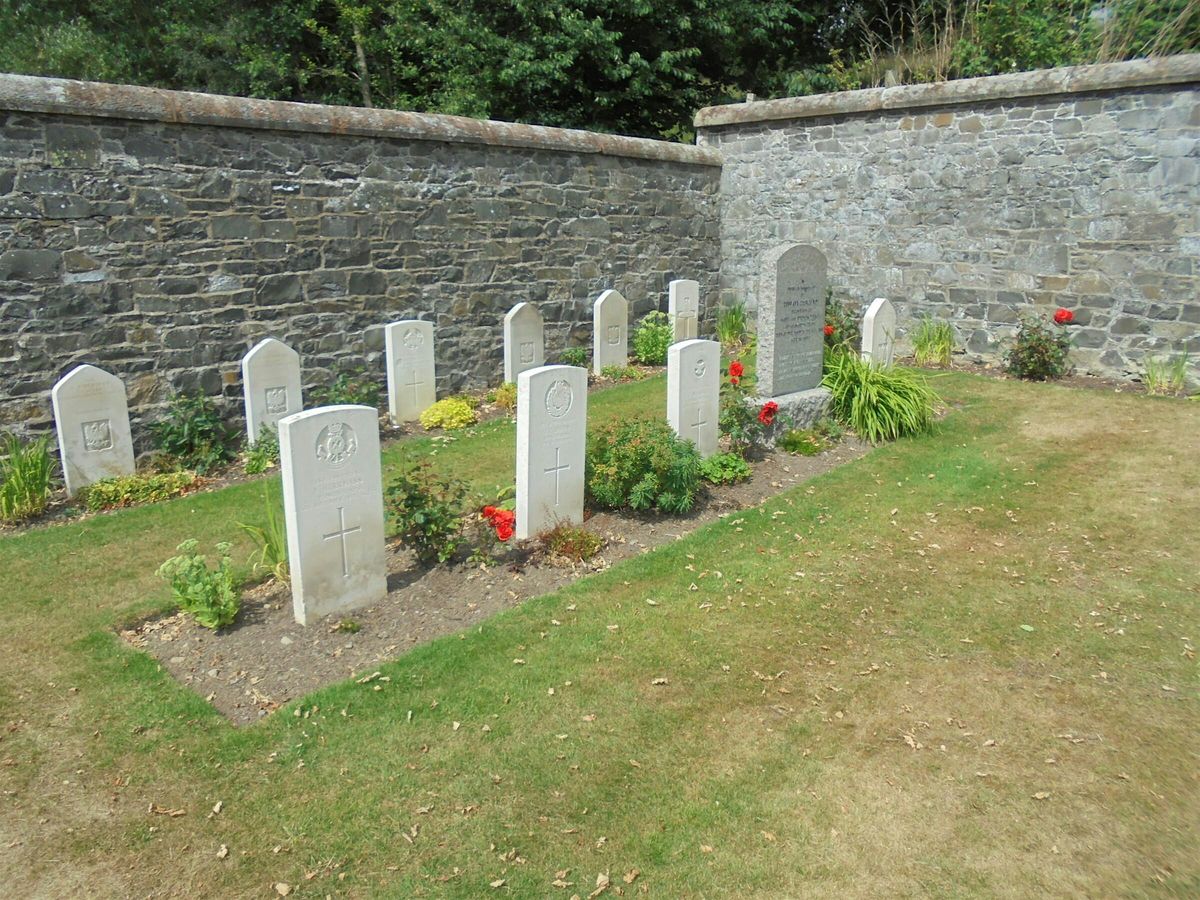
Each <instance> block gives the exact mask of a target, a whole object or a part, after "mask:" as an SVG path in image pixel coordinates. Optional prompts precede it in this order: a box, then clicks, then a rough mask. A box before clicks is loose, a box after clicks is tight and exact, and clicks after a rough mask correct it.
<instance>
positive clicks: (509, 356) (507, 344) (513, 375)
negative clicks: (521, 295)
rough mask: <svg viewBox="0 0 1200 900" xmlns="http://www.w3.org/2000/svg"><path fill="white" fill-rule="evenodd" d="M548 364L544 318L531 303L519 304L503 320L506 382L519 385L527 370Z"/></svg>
mask: <svg viewBox="0 0 1200 900" xmlns="http://www.w3.org/2000/svg"><path fill="white" fill-rule="evenodd" d="M545 363H546V333H545V329H544V327H543V325H542V314H541V313H540V312H538V308H537V307H536V306H534V305H533V304H532V303H518V304H517V305H516V306H514V307H513V308H512V309H510V310H509V311H508V312H507V313H506V314H505V316H504V380H505V381H506V382H509V383H510V384H516V383H517V376H518V375H520V374H521V373H522V372H524V371H525V370H526V369H536V368H537V367H538V366H541V365H545Z"/></svg>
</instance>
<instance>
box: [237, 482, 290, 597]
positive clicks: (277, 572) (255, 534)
mask: <svg viewBox="0 0 1200 900" xmlns="http://www.w3.org/2000/svg"><path fill="white" fill-rule="evenodd" d="M262 498H263V517H264V520H265V522H264V524H262V525H248V524H246V523H245V522H238V528H240V529H242V531H244V532H246V534H248V535H250V538H251V540H253V541H254V543H255V550H254V553H252V554H251V556H250V565H251V571H252V572H253V573H254V574H255V575H263V576H265V577H267V578H273V579H275V580H276V581H278V582H279V583H280V584H285V585H286V584H288V583H289V582H290V581H291V573H290V572H289V570H288V551H287V529H286V526H285V524H284V518H283V514H282V510H281V509H280V508H279V505H280V502H279V498H278V497H277V496H275V494H274V491H272V490H271V489H270V488H269V487H268V486H267V485H266V484H264V485H263V493H262Z"/></svg>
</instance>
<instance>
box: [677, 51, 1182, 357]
mask: <svg viewBox="0 0 1200 900" xmlns="http://www.w3.org/2000/svg"><path fill="white" fill-rule="evenodd" d="M696 124H697V126H698V129H699V134H700V138H699V142H700V144H701V145H702V146H704V147H708V148H711V149H713V150H717V151H718V152H719V153H720V154H721V157H722V160H723V163H724V169H723V176H722V187H721V256H722V269H721V295H722V297H723V298H724V299H725V300H733V299H742V300H745V301H747V302H748V304H749V305H750V306H751V307H753V306H754V305H755V302H756V301H755V295H756V291H757V289H758V279H759V274H760V268H761V260H762V258H763V253H764V251H765V250H767V249H769V248H770V247H772V246H775V245H778V244H780V243H784V242H789V241H799V242H803V243H810V244H813V245H815V246H817V247H818V248H820V249H821V250H822V251H823V252H824V253H825V255H826V257H827V258H828V261H829V273H830V282H831V285H832V286H833V289H834V293H835V295H842V296H845V297H849V298H851V299H852V300H853V301H856V302H859V303H866V302H869V301H870V300H871V299H872V298H874V297H876V296H886V297H888V298H890V299H891V300H892V301H893V303H895V304H896V306H897V309H898V311H899V313H900V331H901V334H903V332H904V331H905V330H906V329H907V328H908V327H910V326H911V324H912V322H913V320H914V318H916V317H918V316H922V315H925V314H929V315H933V316H938V317H944V318H948V319H950V320H951V321H952V322H953V323H954V325H955V327H956V329H957V331H958V335H959V339H960V342H961V343H962V344H964V345H965V346H966V347H967V349H968V351H969V352H970V353H971V354H972V355H973V356H975V357H977V358H988V359H995V358H997V357H998V356H999V355H1000V353H1001V352H1002V351H1003V349H1004V347H1005V346H1006V342H1007V340H1008V339H1009V337H1010V336H1011V334H1012V333H1013V332H1014V330H1015V323H1016V322H1017V317H1018V314H1019V313H1022V312H1027V311H1028V312H1037V313H1042V314H1046V313H1048V312H1052V311H1053V309H1054V308H1056V307H1059V306H1064V307H1068V308H1070V309H1072V310H1074V311H1075V314H1076V321H1077V322H1078V323H1079V327H1078V329H1076V331H1075V335H1074V340H1075V346H1076V348H1077V349H1076V350H1074V351H1073V353H1072V360H1073V361H1074V363H1075V364H1076V366H1077V368H1078V369H1079V370H1081V371H1085V372H1091V373H1095V374H1103V375H1108V376H1117V377H1130V376H1136V375H1137V374H1138V373H1139V372H1140V371H1141V369H1142V366H1143V359H1144V358H1145V356H1147V355H1154V356H1161V355H1164V354H1166V353H1168V352H1172V351H1175V352H1178V351H1185V350H1186V351H1187V352H1188V353H1189V354H1190V356H1191V359H1192V361H1193V365H1195V364H1196V363H1200V56H1182V57H1173V58H1169V59H1164V60H1154V61H1148V60H1142V61H1137V62H1128V63H1115V64H1110V65H1101V66H1085V67H1079V68H1074V69H1057V70H1050V71H1044V72H1031V73H1024V74H1018V75H1005V76H998V77H994V78H978V79H971V80H965V81H958V82H947V83H944V84H936V85H922V86H905V87H895V88H883V89H875V90H866V91H853V92H849V93H845V94H833V95H824V96H820V97H804V98H790V99H785V100H771V101H764V102H756V103H745V104H737V105H731V106H721V107H711V108H709V109H706V110H702V111H701V112H700V113H698V115H697V117H696ZM901 343H903V340H902V341H901ZM1193 376H1194V377H1196V376H1200V373H1197V372H1196V371H1195V369H1193Z"/></svg>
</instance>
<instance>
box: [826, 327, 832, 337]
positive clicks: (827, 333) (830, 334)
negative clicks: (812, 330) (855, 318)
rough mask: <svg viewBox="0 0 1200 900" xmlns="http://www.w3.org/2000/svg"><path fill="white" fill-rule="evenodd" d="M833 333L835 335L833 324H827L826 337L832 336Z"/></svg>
mask: <svg viewBox="0 0 1200 900" xmlns="http://www.w3.org/2000/svg"><path fill="white" fill-rule="evenodd" d="M832 335H833V326H832V325H826V326H825V337H830V336H832Z"/></svg>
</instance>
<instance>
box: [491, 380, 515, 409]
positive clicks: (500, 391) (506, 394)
mask: <svg viewBox="0 0 1200 900" xmlns="http://www.w3.org/2000/svg"><path fill="white" fill-rule="evenodd" d="M492 402H493V403H495V404H496V405H497V406H498V407H500V408H501V409H504V410H514V409H516V408H517V386H516V385H515V384H513V383H512V382H511V381H506V382H504V384H502V385H500V387H498V388H496V395H495V397H494V398H493V400H492Z"/></svg>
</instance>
